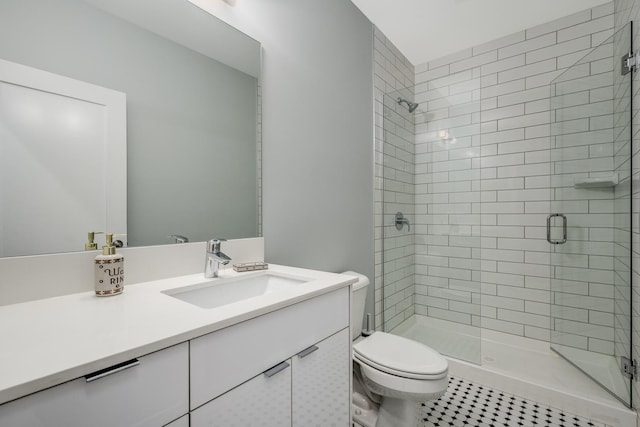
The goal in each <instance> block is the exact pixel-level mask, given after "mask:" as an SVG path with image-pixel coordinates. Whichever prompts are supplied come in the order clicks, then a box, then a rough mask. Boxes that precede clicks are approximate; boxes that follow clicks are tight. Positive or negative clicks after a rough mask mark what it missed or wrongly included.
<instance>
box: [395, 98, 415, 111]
mask: <svg viewBox="0 0 640 427" xmlns="http://www.w3.org/2000/svg"><path fill="white" fill-rule="evenodd" d="M403 103H404V104H407V108H408V109H409V112H410V113H413V112H414V111H416V108H418V105H420V104H418V103H416V102H409V101H407V100H406V99H404V98H398V104H403Z"/></svg>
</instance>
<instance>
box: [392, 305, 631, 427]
mask: <svg viewBox="0 0 640 427" xmlns="http://www.w3.org/2000/svg"><path fill="white" fill-rule="evenodd" d="M391 332H392V333H394V334H397V335H401V336H404V337H407V338H411V339H413V340H416V341H418V342H422V343H424V344H426V345H428V346H430V347H432V348H434V349H436V350H438V351H439V352H441V353H442V354H445V355H447V359H448V360H449V373H450V374H451V375H453V376H458V377H462V378H466V379H468V380H470V381H474V382H477V383H480V384H483V385H486V386H489V387H493V388H496V389H498V390H502V391H504V392H507V393H510V394H514V395H517V396H520V397H524V398H528V399H532V400H535V401H537V402H540V403H544V404H547V405H549V406H553V407H555V408H558V409H563V410H566V411H568V412H571V413H574V414H577V415H581V416H583V417H586V418H589V419H592V420H594V421H599V422H601V423H605V424H607V425H609V426H613V427H628V426H635V425H636V413H635V412H634V411H632V410H630V409H628V408H627V407H625V406H624V405H623V404H622V403H621V402H620V401H619V400H617V399H616V398H615V397H613V396H612V395H611V394H609V393H608V392H607V391H605V390H604V389H602V388H601V387H600V386H599V385H598V384H596V383H595V382H594V381H592V380H591V379H589V378H588V377H587V376H586V375H585V374H584V373H582V372H581V371H579V370H578V369H577V368H575V367H574V366H573V365H571V364H570V363H569V362H567V361H566V360H564V359H563V358H562V357H560V356H559V355H557V354H556V353H554V352H553V351H551V349H550V348H549V343H547V342H545V341H538V340H534V339H530V338H524V337H518V336H514V335H510V334H505V333H501V332H495V331H491V330H487V329H482V330H481V329H479V328H477V327H471V326H466V325H460V324H458V323H453V322H448V321H446V320H440V319H435V318H430V317H427V316H422V315H414V316H412V317H410V318H409V319H407V320H405V321H404V322H402V323H401V324H399V325H398V326H397V327H395V328H394V329H393V330H392V331H391ZM481 351H482V352H481ZM454 356H455V357H454Z"/></svg>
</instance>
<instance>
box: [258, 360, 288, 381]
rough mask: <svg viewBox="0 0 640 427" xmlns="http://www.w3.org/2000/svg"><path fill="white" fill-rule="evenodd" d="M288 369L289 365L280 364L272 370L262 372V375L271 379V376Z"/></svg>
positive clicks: (285, 363)
mask: <svg viewBox="0 0 640 427" xmlns="http://www.w3.org/2000/svg"><path fill="white" fill-rule="evenodd" d="M288 367H289V364H288V363H287V362H282V363H278V364H277V365H276V366H274V367H273V368H269V369H267V370H266V371H264V372H263V373H264V374H265V375H266V376H267V377H269V378H271V377H272V376H274V375H275V374H277V373H278V372H281V371H284V370H285V369H287V368H288Z"/></svg>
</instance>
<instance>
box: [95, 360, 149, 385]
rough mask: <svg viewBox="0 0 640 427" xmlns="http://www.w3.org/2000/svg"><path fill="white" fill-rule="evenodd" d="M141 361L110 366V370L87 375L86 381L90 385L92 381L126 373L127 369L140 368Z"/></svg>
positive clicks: (129, 361)
mask: <svg viewBox="0 0 640 427" xmlns="http://www.w3.org/2000/svg"><path fill="white" fill-rule="evenodd" d="M139 364H140V361H139V360H138V359H131V360H127V361H126V362H122V363H118V364H117V365H113V366H110V367H108V368H104V369H100V370H99V371H96V372H94V373H92V374H88V375H85V377H84V379H85V380H86V381H87V382H88V383H90V382H91V381H95V380H99V379H100V378H104V377H106V376H108V375H111V374H115V373H116V372H120V371H124V370H125V369H129V368H133V367H134V366H138V365H139Z"/></svg>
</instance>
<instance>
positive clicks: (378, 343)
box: [353, 332, 449, 378]
mask: <svg viewBox="0 0 640 427" xmlns="http://www.w3.org/2000/svg"><path fill="white" fill-rule="evenodd" d="M353 352H354V357H355V358H357V359H358V360H360V361H362V362H363V363H366V364H367V365H369V366H372V367H374V368H377V369H380V370H381V371H384V372H387V373H390V374H394V375H398V376H404V377H407V378H433V377H434V376H441V375H442V374H446V373H447V370H448V368H449V365H448V363H447V360H446V359H445V358H444V357H442V355H440V353H438V352H437V351H435V350H433V349H432V348H430V347H427V346H426V345H424V344H421V343H419V342H417V341H413V340H410V339H407V338H404V337H400V336H397V335H392V334H388V333H385V332H374V333H373V334H371V335H370V336H369V337H367V338H365V339H363V340H361V341H359V342H357V343H356V344H354V346H353Z"/></svg>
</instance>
